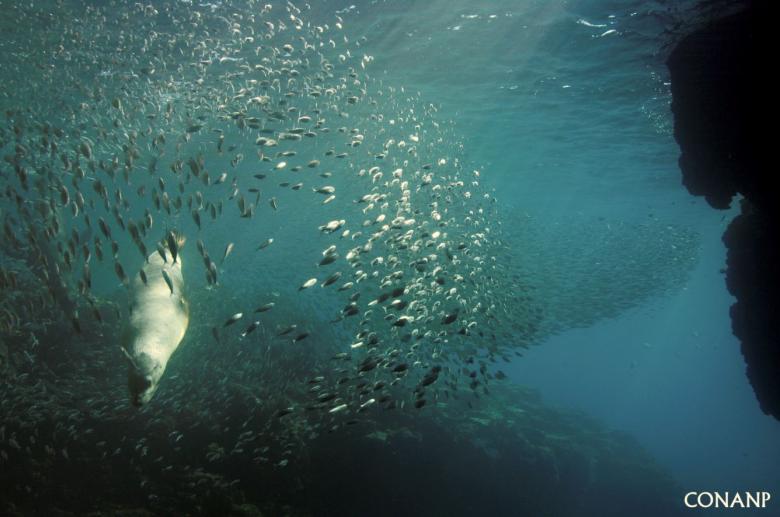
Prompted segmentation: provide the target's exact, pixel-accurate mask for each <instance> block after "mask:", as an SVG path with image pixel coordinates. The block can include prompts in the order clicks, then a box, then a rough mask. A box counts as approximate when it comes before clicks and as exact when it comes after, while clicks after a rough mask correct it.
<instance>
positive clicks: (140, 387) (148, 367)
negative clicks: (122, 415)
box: [128, 353, 163, 407]
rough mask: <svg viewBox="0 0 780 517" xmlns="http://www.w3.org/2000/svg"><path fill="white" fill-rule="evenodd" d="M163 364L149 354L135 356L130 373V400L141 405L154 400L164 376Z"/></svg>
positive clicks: (136, 404) (138, 405) (137, 405)
mask: <svg viewBox="0 0 780 517" xmlns="http://www.w3.org/2000/svg"><path fill="white" fill-rule="evenodd" d="M162 374H163V366H162V365H161V364H160V363H158V362H157V361H155V360H154V359H152V358H151V357H150V356H149V355H148V354H144V353H141V354H138V355H137V356H135V357H134V358H133V361H132V364H131V365H130V370H129V374H128V385H129V387H130V401H131V402H132V404H133V405H134V406H136V407H141V406H143V405H145V404H147V403H148V402H149V401H150V400H152V396H153V395H154V392H155V391H156V390H157V385H158V383H159V382H160V378H162Z"/></svg>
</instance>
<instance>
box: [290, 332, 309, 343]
mask: <svg viewBox="0 0 780 517" xmlns="http://www.w3.org/2000/svg"><path fill="white" fill-rule="evenodd" d="M307 337H309V333H308V332H301V333H300V334H298V335H297V336H295V337H294V338H293V340H292V342H293V343H297V342H298V341H303V340H304V339H306V338H307Z"/></svg>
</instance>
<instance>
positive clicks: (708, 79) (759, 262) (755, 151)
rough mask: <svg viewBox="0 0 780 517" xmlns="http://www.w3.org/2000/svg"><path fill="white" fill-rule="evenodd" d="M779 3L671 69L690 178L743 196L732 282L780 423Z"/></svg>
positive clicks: (757, 10) (729, 234) (702, 189)
mask: <svg viewBox="0 0 780 517" xmlns="http://www.w3.org/2000/svg"><path fill="white" fill-rule="evenodd" d="M768 11H769V2H753V3H752V4H749V6H748V8H747V9H746V10H745V11H743V12H741V13H738V14H734V15H732V16H728V17H725V18H722V19H720V20H718V21H716V22H714V23H712V24H710V25H709V26H707V27H705V28H702V29H700V30H697V31H696V32H694V33H692V34H690V35H688V36H687V37H685V38H684V39H682V40H681V41H680V42H679V43H678V45H677V47H676V48H675V49H674V50H673V51H672V53H671V55H670V56H669V59H668V61H667V65H668V67H669V71H670V73H671V83H672V85H671V86H672V97H673V100H672V112H673V114H674V124H675V128H674V134H675V138H676V139H677V142H678V143H679V145H680V150H681V155H680V168H681V170H682V174H683V184H684V185H685V186H686V188H687V189H688V191H689V192H690V193H691V194H693V195H696V196H704V197H705V199H706V200H707V202H708V203H709V204H710V205H711V206H712V207H713V208H717V209H726V208H728V207H729V205H730V204H731V202H732V199H733V197H734V196H735V195H736V194H741V196H742V197H743V199H742V201H741V213H740V215H739V216H737V217H736V218H735V219H734V221H733V222H732V223H731V224H730V226H729V227H728V229H727V231H726V233H725V234H724V236H723V242H724V243H725V245H726V247H727V248H728V258H727V273H726V285H727V287H728V289H729V292H730V293H731V294H732V295H734V296H735V297H736V298H737V301H736V302H735V303H734V305H732V307H731V319H732V329H733V331H734V334H735V335H736V336H737V337H738V338H739V339H740V341H741V342H742V355H743V356H744V358H745V362H746V363H747V375H748V378H749V379H750V383H751V384H752V386H753V390H754V391H755V393H756V396H757V397H758V400H759V402H760V404H761V408H762V409H763V411H764V412H766V413H767V414H770V415H773V416H775V417H776V418H779V419H780V348H778V335H777V327H776V326H775V325H774V322H776V321H778V309H777V307H778V291H777V280H778V273H777V264H778V254H777V250H776V243H777V241H778V233H779V232H778V221H779V220H780V219H779V218H778V213H777V212H778V205H777V203H776V201H775V199H774V198H775V197H776V194H777V189H776V188H775V185H774V182H773V176H774V173H775V170H774V168H773V167H770V166H769V164H770V163H771V162H770V161H769V153H770V149H771V148H772V145H771V143H770V142H769V139H770V138H771V136H770V135H772V133H773V132H768V131H767V130H766V129H764V128H761V127H760V126H759V125H757V123H756V122H757V121H759V120H762V119H763V120H764V121H765V122H768V119H767V116H766V115H767V114H768V113H766V114H763V116H762V113H763V110H765V109H766V106H769V105H771V102H770V86H769V85H770V83H769V82H768V81H767V79H766V78H765V75H766V74H765V71H766V70H767V67H766V61H764V60H762V57H761V56H762V55H763V54H766V51H764V50H763V49H768V48H770V47H769V42H768V39H769V37H768V35H769V20H770V19H771V16H770V13H769V12H768Z"/></svg>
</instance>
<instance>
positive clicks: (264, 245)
mask: <svg viewBox="0 0 780 517" xmlns="http://www.w3.org/2000/svg"><path fill="white" fill-rule="evenodd" d="M273 242H274V240H273V238H270V239H266V240H265V241H263V242H262V243H261V244H260V246H258V247H257V250H258V251H259V250H264V249H265V248H267V247H268V246H270V245H271V244H273Z"/></svg>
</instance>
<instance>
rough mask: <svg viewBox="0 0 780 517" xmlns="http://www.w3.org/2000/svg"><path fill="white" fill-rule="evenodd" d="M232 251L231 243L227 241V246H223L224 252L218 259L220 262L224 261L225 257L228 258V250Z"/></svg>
mask: <svg viewBox="0 0 780 517" xmlns="http://www.w3.org/2000/svg"><path fill="white" fill-rule="evenodd" d="M231 251H233V243H232V242H231V243H228V245H227V246H225V253H223V254H222V260H221V261H220V264H222V263H223V262H225V259H226V258H228V255H230V252H231Z"/></svg>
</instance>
